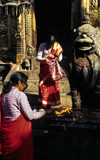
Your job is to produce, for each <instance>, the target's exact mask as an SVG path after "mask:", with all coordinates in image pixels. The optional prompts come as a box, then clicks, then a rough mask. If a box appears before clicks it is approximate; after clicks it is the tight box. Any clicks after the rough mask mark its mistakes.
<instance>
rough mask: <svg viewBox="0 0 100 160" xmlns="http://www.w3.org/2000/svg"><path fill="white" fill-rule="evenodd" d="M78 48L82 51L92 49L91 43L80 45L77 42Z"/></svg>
mask: <svg viewBox="0 0 100 160" xmlns="http://www.w3.org/2000/svg"><path fill="white" fill-rule="evenodd" d="M76 48H77V49H78V50H81V51H88V50H90V49H91V48H92V44H91V43H78V42H76Z"/></svg>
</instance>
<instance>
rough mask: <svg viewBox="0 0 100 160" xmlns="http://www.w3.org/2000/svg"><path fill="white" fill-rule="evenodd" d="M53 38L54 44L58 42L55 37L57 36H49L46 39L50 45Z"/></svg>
mask: <svg viewBox="0 0 100 160" xmlns="http://www.w3.org/2000/svg"><path fill="white" fill-rule="evenodd" d="M51 37H54V39H53V42H56V41H57V38H56V37H55V35H53V34H48V35H47V37H46V39H47V42H48V43H50V41H51Z"/></svg>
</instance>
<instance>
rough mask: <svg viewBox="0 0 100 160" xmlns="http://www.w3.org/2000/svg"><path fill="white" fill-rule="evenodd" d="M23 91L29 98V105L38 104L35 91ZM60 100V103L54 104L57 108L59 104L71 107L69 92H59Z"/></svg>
mask: <svg viewBox="0 0 100 160" xmlns="http://www.w3.org/2000/svg"><path fill="white" fill-rule="evenodd" d="M25 93H26V95H27V97H28V100H29V102H30V105H31V106H34V105H36V106H37V105H39V104H38V93H37V92H36V93H33V92H31V93H28V92H25ZM60 101H61V105H58V106H56V108H59V107H61V106H63V107H64V108H72V98H71V95H70V94H65V93H60Z"/></svg>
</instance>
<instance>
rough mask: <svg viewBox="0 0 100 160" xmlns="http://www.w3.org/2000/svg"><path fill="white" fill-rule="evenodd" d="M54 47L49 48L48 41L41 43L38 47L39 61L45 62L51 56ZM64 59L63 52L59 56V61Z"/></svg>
mask: <svg viewBox="0 0 100 160" xmlns="http://www.w3.org/2000/svg"><path fill="white" fill-rule="evenodd" d="M51 50H52V47H51V48H49V49H47V42H44V43H41V44H40V46H39V48H38V53H37V61H39V62H45V59H46V58H47V57H48V56H49V54H50V53H51ZM61 60H62V54H60V56H59V61H61Z"/></svg>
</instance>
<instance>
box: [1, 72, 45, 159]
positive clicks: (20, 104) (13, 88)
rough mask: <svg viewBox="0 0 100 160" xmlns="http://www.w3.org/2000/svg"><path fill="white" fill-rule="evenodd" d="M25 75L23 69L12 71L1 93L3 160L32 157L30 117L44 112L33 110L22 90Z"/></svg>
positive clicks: (35, 117)
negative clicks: (21, 70)
mask: <svg viewBox="0 0 100 160" xmlns="http://www.w3.org/2000/svg"><path fill="white" fill-rule="evenodd" d="M27 79H28V77H27V76H26V75H25V74H23V73H22V72H15V73H13V74H12V76H11V78H10V81H9V82H7V83H6V84H5V85H4V88H3V93H2V95H1V97H0V100H1V103H0V113H1V115H2V116H1V115H0V117H1V119H0V120H1V121H0V129H1V133H2V134H1V137H0V138H1V139H0V140H1V141H2V145H1V146H0V147H1V148H0V151H1V152H2V154H3V159H5V160H7V159H10V160H11V159H12V160H34V153H33V151H34V149H33V136H32V120H33V119H38V118H40V117H42V116H44V115H45V114H46V111H39V112H33V111H32V109H31V107H30V104H29V102H28V99H27V96H26V94H25V93H24V92H22V91H23V90H24V89H25V88H26V86H27ZM1 152H0V153H1Z"/></svg>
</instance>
